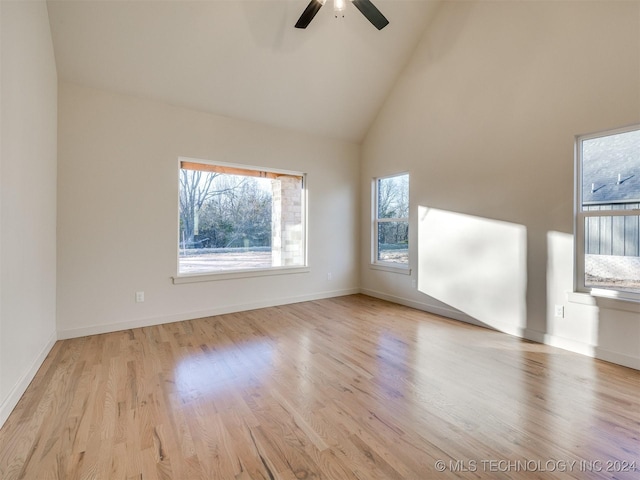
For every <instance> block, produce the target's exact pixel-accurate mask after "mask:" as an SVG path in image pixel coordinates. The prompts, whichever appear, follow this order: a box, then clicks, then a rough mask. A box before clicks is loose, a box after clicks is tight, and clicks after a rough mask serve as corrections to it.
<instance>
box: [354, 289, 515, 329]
mask: <svg viewBox="0 0 640 480" xmlns="http://www.w3.org/2000/svg"><path fill="white" fill-rule="evenodd" d="M360 292H361V293H363V294H364V295H369V296H371V297H375V298H380V299H382V300H387V301H389V302H393V303H398V304H400V305H404V306H406V307H411V308H415V309H416V310H422V311H424V312H428V313H433V314H434V315H440V316H443V317H447V318H451V319H453V320H458V321H460V322H464V323H469V324H471V325H475V326H477V327H483V328H489V329H491V330H498V331H500V332H503V333H507V334H509V335H515V336H516V337H522V329H521V328H520V327H516V326H514V325H504V324H494V325H488V324H486V323H483V322H481V321H479V320H476V319H475V318H473V317H471V316H469V315H467V314H466V313H464V312H461V311H459V310H454V309H452V308H446V307H441V306H438V305H431V304H429V303H424V302H419V301H416V300H411V299H409V298H404V297H398V296H395V295H388V294H386V293H383V292H378V291H376V290H369V289H366V288H364V289H361V290H360Z"/></svg>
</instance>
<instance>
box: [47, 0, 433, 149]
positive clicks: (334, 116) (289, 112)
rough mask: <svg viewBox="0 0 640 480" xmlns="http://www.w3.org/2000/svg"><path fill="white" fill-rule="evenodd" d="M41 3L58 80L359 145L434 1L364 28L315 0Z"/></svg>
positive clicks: (383, 4) (382, 3)
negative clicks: (313, 8) (313, 5)
mask: <svg viewBox="0 0 640 480" xmlns="http://www.w3.org/2000/svg"><path fill="white" fill-rule="evenodd" d="M308 1H309V0H253V1H250V0H206V1H187V0H172V1H166V0H165V1H148V0H135V1H134V0H129V1H122V0H104V1H95V0H83V1H74V0H49V1H48V2H47V4H48V8H49V19H50V23H51V31H52V37H53V45H54V50H55V55H56V63H57V68H58V76H59V78H60V80H61V81H70V82H75V83H80V84H83V85H87V86H93V87H98V88H103V89H107V90H112V91H116V92H122V93H127V94H133V95H139V96H144V97H150V98H154V99H158V100H161V101H164V102H168V103H171V104H174V105H179V106H184V107H188V108H192V109H196V110H201V111H205V112H211V113H215V114H219V115H225V116H229V117H234V118H239V119H245V120H251V121H256V122H260V123H264V124H268V125H273V126H277V127H283V128H291V129H295V130H301V131H306V132H312V133H315V134H319V135H323V136H329V137H333V138H339V139H344V140H349V141H354V142H360V141H361V140H362V139H363V137H364V135H365V134H366V131H367V129H368V128H369V126H370V125H371V122H372V121H373V120H374V118H375V115H376V114H377V112H378V110H379V109H380V107H381V106H382V104H383V102H384V100H385V98H386V96H387V95H388V93H389V91H390V89H391V88H392V86H393V83H394V81H395V79H396V78H397V76H398V75H399V73H400V71H401V70H402V68H403V67H404V65H405V64H406V62H407V60H408V58H409V56H410V55H411V53H412V52H413V49H414V48H415V46H416V44H417V43H418V41H419V39H420V37H421V35H422V33H423V32H424V31H425V29H426V28H427V25H428V23H429V22H430V20H431V18H432V16H433V15H434V12H435V10H436V7H437V4H438V2H437V1H433V0H374V3H375V5H376V6H377V7H378V8H379V9H380V11H381V12H382V13H383V14H384V15H385V16H386V17H387V19H389V22H390V24H389V25H388V26H387V27H386V28H384V29H383V30H380V31H378V30H376V28H375V27H373V25H371V24H370V23H369V22H368V21H367V20H366V18H365V17H363V16H362V14H361V13H360V12H359V11H358V10H357V9H356V8H355V7H354V6H353V5H350V4H348V5H347V9H346V15H345V18H344V19H336V18H334V16H333V5H332V0H327V3H326V4H325V6H324V7H323V8H322V9H321V10H320V12H319V13H318V15H317V16H316V17H315V19H314V20H313V22H312V23H311V24H310V25H309V27H308V28H307V29H306V30H301V29H296V28H294V24H295V23H296V21H297V19H298V17H299V16H300V14H301V13H302V11H303V10H304V9H305V7H306V6H307V3H308Z"/></svg>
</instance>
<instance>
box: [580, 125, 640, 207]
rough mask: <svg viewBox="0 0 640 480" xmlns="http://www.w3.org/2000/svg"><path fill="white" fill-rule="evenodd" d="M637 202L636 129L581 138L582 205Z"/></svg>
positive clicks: (639, 159)
mask: <svg viewBox="0 0 640 480" xmlns="http://www.w3.org/2000/svg"><path fill="white" fill-rule="evenodd" d="M629 202H640V130H634V131H631V132H624V133H619V134H615V135H608V136H603V137H598V138H591V139H586V140H583V141H582V206H583V207H586V206H588V205H612V204H614V205H619V204H622V203H629Z"/></svg>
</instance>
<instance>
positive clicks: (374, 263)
mask: <svg viewBox="0 0 640 480" xmlns="http://www.w3.org/2000/svg"><path fill="white" fill-rule="evenodd" d="M404 175H406V176H407V177H408V183H407V185H408V186H407V189H408V192H407V198H408V202H409V206H408V211H407V217H391V218H379V217H378V199H379V195H378V186H379V182H380V180H385V179H390V178H395V177H401V176H404ZM410 185H411V174H410V173H409V172H406V171H403V172H398V173H393V174H390V175H382V176H379V177H374V178H373V179H372V181H371V195H372V201H371V205H372V212H371V217H372V221H371V263H370V267H371V268H373V269H376V270H383V271H389V272H394V273H402V274H405V275H411V267H410V263H411V256H410V253H408V254H407V257H408V258H407V263H394V262H385V261H384V260H379V253H380V251H379V248H380V247H379V239H378V229H379V225H380V223H393V222H406V223H407V228H409V227H410V225H409V217H410V214H411V201H410V196H409V195H410V192H411V188H410ZM407 249H409V240H408V238H407Z"/></svg>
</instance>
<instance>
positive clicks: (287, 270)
mask: <svg viewBox="0 0 640 480" xmlns="http://www.w3.org/2000/svg"><path fill="white" fill-rule="evenodd" d="M309 271H310V269H309V267H306V266H305V267H274V268H264V269H247V270H233V271H227V272H220V273H198V274H192V275H177V276H175V277H171V279H172V281H173V284H174V285H182V284H185V283H198V282H216V281H219V280H235V279H239V278H255V277H269V276H273V275H292V274H295V273H308V272H309Z"/></svg>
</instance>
